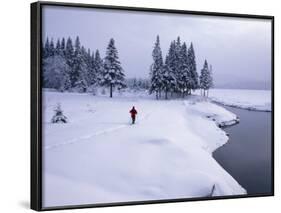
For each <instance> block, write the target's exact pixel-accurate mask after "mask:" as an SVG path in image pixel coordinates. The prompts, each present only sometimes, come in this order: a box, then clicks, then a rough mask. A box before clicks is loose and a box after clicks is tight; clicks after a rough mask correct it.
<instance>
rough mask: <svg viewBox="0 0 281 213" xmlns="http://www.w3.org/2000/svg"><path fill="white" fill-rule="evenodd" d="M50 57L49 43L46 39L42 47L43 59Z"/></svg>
mask: <svg viewBox="0 0 281 213" xmlns="http://www.w3.org/2000/svg"><path fill="white" fill-rule="evenodd" d="M49 56H50V42H49V38H48V37H47V39H46V42H45V45H44V49H43V59H46V58H48V57H49Z"/></svg>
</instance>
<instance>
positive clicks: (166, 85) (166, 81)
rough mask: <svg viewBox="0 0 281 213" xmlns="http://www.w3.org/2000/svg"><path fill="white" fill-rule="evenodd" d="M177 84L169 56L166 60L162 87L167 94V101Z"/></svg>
mask: <svg viewBox="0 0 281 213" xmlns="http://www.w3.org/2000/svg"><path fill="white" fill-rule="evenodd" d="M175 82H176V80H175V77H174V75H173V71H172V69H171V67H170V66H169V56H168V55H167V56H166V58H165V64H164V67H163V74H162V85H163V90H164V93H165V99H168V92H171V91H172V89H173V87H174V85H175Z"/></svg>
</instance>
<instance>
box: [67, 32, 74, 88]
mask: <svg viewBox="0 0 281 213" xmlns="http://www.w3.org/2000/svg"><path fill="white" fill-rule="evenodd" d="M73 57H74V48H73V44H72V40H71V38H70V37H68V39H67V41H66V47H65V59H66V63H67V65H68V66H69V67H70V75H71V73H72V71H71V70H72V66H73ZM70 79H72V77H71V76H70ZM73 84H74V82H72V81H71V85H73Z"/></svg>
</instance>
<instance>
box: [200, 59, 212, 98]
mask: <svg viewBox="0 0 281 213" xmlns="http://www.w3.org/2000/svg"><path fill="white" fill-rule="evenodd" d="M212 84H213V83H212V77H211V75H210V70H209V67H208V62H207V60H205V62H204V65H203V69H202V70H201V75H200V88H201V89H202V90H203V95H204V96H206V95H207V94H206V91H208V90H209V89H210V88H211V87H212Z"/></svg>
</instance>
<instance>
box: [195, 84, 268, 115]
mask: <svg viewBox="0 0 281 213" xmlns="http://www.w3.org/2000/svg"><path fill="white" fill-rule="evenodd" d="M196 93H197V94H200V92H199V91H197V92H196ZM209 97H210V99H211V100H213V101H215V102H218V103H221V104H224V105H228V106H234V107H239V108H243V109H248V110H256V111H271V91H270V90H245V89H211V90H210V92H209Z"/></svg>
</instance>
